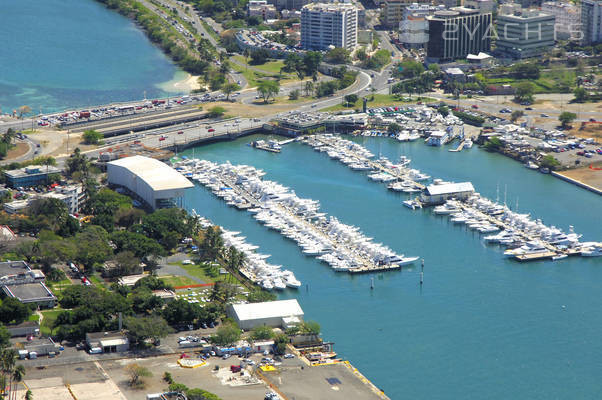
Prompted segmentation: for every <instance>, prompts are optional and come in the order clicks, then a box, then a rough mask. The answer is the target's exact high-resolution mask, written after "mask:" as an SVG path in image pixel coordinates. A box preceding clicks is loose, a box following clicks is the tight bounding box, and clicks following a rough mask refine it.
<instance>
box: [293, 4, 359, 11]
mask: <svg viewBox="0 0 602 400" xmlns="http://www.w3.org/2000/svg"><path fill="white" fill-rule="evenodd" d="M302 10H303V11H305V10H307V11H322V12H338V11H348V10H357V7H356V6H354V5H353V4H351V3H309V4H307V5H305V6H303V9H302Z"/></svg>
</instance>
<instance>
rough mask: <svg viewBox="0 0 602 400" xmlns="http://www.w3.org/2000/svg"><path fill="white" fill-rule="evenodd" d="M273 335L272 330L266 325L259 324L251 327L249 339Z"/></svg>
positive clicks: (267, 337)
mask: <svg viewBox="0 0 602 400" xmlns="http://www.w3.org/2000/svg"><path fill="white" fill-rule="evenodd" d="M273 336H274V330H273V329H272V328H270V327H269V326H266V325H259V326H256V327H255V328H253V330H252V331H251V339H253V340H256V341H257V340H267V339H271V338H272V337H273Z"/></svg>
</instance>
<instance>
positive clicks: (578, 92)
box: [573, 87, 588, 103]
mask: <svg viewBox="0 0 602 400" xmlns="http://www.w3.org/2000/svg"><path fill="white" fill-rule="evenodd" d="M573 95H575V102H577V103H584V102H585V101H586V100H587V97H588V95H587V90H585V89H584V88H582V87H578V88H575V90H574V91H573Z"/></svg>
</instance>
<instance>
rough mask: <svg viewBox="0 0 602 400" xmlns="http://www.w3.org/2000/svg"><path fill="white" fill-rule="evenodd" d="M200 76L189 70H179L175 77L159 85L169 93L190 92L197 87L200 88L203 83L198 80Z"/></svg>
mask: <svg viewBox="0 0 602 400" xmlns="http://www.w3.org/2000/svg"><path fill="white" fill-rule="evenodd" d="M198 79H199V77H198V76H196V75H191V74H189V73H188V72H184V71H177V72H176V73H175V74H174V77H173V79H171V80H169V81H167V82H163V83H160V84H158V85H157V87H158V88H159V89H161V90H163V91H165V92H169V93H183V92H186V93H189V92H191V91H193V90H195V89H199V88H200V87H201V85H199V82H198Z"/></svg>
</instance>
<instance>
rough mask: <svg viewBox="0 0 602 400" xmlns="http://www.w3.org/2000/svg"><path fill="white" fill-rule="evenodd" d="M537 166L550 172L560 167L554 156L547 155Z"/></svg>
mask: <svg viewBox="0 0 602 400" xmlns="http://www.w3.org/2000/svg"><path fill="white" fill-rule="evenodd" d="M539 166H540V167H542V168H548V169H550V170H555V169H557V168H558V167H559V166H560V162H559V161H558V160H557V159H555V158H554V156H552V155H550V154H548V155H546V156H543V157H542V159H541V161H540V163H539Z"/></svg>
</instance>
